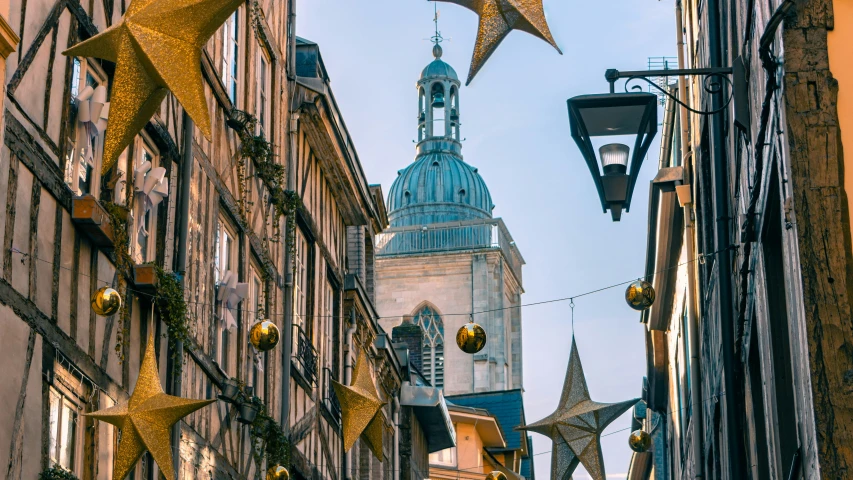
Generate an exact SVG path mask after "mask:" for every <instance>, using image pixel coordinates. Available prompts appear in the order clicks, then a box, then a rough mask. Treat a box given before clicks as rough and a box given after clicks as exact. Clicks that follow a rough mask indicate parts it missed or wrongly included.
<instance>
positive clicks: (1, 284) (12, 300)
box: [0, 279, 128, 401]
mask: <svg viewBox="0 0 853 480" xmlns="http://www.w3.org/2000/svg"><path fill="white" fill-rule="evenodd" d="M0 303H2V304H3V305H6V306H7V307H9V308H11V309H12V311H13V312H15V314H16V315H17V316H18V317H20V318H21V319H22V320H24V321H25V322H27V324H28V325H29V326H30V328H32V329H33V330H35V331H36V332H37V333H38V334H39V335H41V336H42V340H43V341H44V342H47V343H50V344H52V345H54V347H56V348H57V349H59V351H61V352H62V354H63V355H65V356H66V357H67V358H68V360H69V361H71V362H72V363H73V364H74V365H75V366H76V367H77V368H79V369H80V371H81V372H83V373H85V374H86V375H87V376H88V377H89V378H91V379H92V380H93V381H94V382H95V383H97V384H98V386H99V387H100V388H101V389H102V390H104V391H105V392H106V393H107V394H108V395H109V396H110V397H112V398H115V399H117V400H119V401H121V400H125V399H127V397H128V394H127V391H125V390H124V389H123V388H122V387H121V386H119V385H118V384H117V383H115V382H114V381H113V380H112V378H110V376H109V375H108V374H107V372H106V371H105V370H104V369H103V368H101V367H99V366H98V365H97V364H95V362H94V360H92V357H90V356H89V355H88V354H87V353H86V352H84V351H83V350H81V349H80V347H79V346H78V345H77V343H76V342H75V341H74V339H72V338H71V337H69V336H68V335H67V334H66V333H65V332H63V331H62V330H60V329H59V327H58V326H56V325H55V324H54V323H53V322H52V321H51V319H50V318H48V316H47V315H45V314H44V313H42V311H41V310H39V308H38V307H37V306H36V305H35V304H34V303H33V302H32V301H30V300H29V299H28V298H25V297H24V296H23V295H21V294H20V293H18V291H17V290H15V289H14V288H12V285H11V284H9V282H7V281H6V280H5V279H0Z"/></svg>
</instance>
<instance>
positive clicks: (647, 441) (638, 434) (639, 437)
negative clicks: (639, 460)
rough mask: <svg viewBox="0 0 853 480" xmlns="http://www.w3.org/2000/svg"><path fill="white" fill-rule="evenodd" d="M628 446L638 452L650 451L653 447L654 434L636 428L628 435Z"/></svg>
mask: <svg viewBox="0 0 853 480" xmlns="http://www.w3.org/2000/svg"><path fill="white" fill-rule="evenodd" d="M628 446H629V447H631V450H633V451H635V452H637V453H644V452H648V451H649V449H650V448H652V436H651V435H649V432H646V431H643V430H634V431H633V432H631V435H630V436H629V437H628Z"/></svg>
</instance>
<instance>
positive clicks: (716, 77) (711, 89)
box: [625, 73, 734, 115]
mask: <svg viewBox="0 0 853 480" xmlns="http://www.w3.org/2000/svg"><path fill="white" fill-rule="evenodd" d="M704 75H705V78H704V79H703V80H702V88H703V89H704V90H705V92H706V93H709V94H711V95H722V94H723V93H724V89H725V88H724V87H726V86H728V92H727V93H728V96H727V98H726V101H725V102H723V105H722V106H721V107H720V108H717V109H715V110H696V109H694V108H691V107H690V105H687V104H686V103H684V102H682V101H681V100H679V99H678V97H676V96H675V95H673V94H671V93H669V92H668V91H667V90H666V89H665V88H662V87H661V86H660V85H658V84H657V83H656V82H654V81H652V80H650V79H649V78H648V77H646V76H644V75H631V76H630V77H627V78H626V80H625V92H627V93H630V92H631V90H640V91H642V90H643V87H641V86H640V85H630V84H631V82H633V81H636V80H642V81H644V82H646V83H648V84H649V85H651V86H652V87H654V88H655V89H657V90H658V91H660V92H661V93H662V94H664V95H666V96H667V97H668V98H669V99H670V100H672V101H674V102H675V103H677V104H679V105H681V106H682V107H684V108H686V109H687V110H689V111H691V112H693V113H698V114H699V115H714V114H715V113H720V112H722V111H723V110H725V109H726V108H728V106H729V104H730V103H732V99H734V84H732V81H731V80H729V78H728V77H727V76H726V75H727V74H726V73H707V74H704ZM661 76H665V75H661Z"/></svg>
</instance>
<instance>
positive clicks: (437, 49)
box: [430, 4, 444, 58]
mask: <svg viewBox="0 0 853 480" xmlns="http://www.w3.org/2000/svg"><path fill="white" fill-rule="evenodd" d="M434 7H435V16H433V17H432V21H433V23H435V35H433V36H432V38H431V39H430V40H432V43H434V44H435V46H433V47H432V56H434V57H435V58H441V53H442V52H441V45H439V44H440V43H441V42H442V41H443V40H444V38H442V36H441V32H440V31H439V30H438V17H439V16H440V15H441V12H440V11H439V10H438V4H435V5H434Z"/></svg>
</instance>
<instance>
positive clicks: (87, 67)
mask: <svg viewBox="0 0 853 480" xmlns="http://www.w3.org/2000/svg"><path fill="white" fill-rule="evenodd" d="M70 61H71V67H70V68H71V69H72V74H71V85H69V87H70V88H69V91H68V95H69V99H68V103H69V104H71V103H74V102H77V103H76V104H77V109H76V110H73V111H74V116H73V117H71V115H69V118H67V119H66V121H67V125H66V129H67V133H66V138H65V140H66V142H67V143H66V147H65V152H64V154H63V157H62V158H63V159H62V162H64V165H63V180H64V183H65V185H66V186H68V188H70V189H71V191H72V192H73V193H74V195H77V196H83V195H92V196H94V197H95V198H100V193H101V189H100V184H101V165H102V164H103V147H104V133H99V134H98V135H97V136H95V137H92V162H93V163H91V164H88V167H90V168H91V171H90V172H89V176H88V184H89V185H88V190H87V191H84V190H81V189H80V184H79V181H80V169H79V167H80V166H81V165H82V163H83V160H85V156H86V155H85V152H84V151H83V150H82V149H83V148H84V147H83V145H84V144H85V143H86V140H87V138H86V134H87V133H88V129H85V128H80V126H81V125H80V122H79V120H78V116H79V100H78V99H77V97H78V96H79V94H80V92H81V91H82V90H83V89H85V88H86V86H88V85H89V83H88V79H89V78H92V79H93V83H92V85H91V86H92V87H93V88H97V87H99V86H102V85H103V86H104V87H106V88H107V102H109V95H110V78H109V76H107V74H106V73H105V72H104V70H103V69H102V68H101V66H100V65H99V64H98V63H97V62H94V61H92V60H91V59H89V58H87V57H72V58H71V59H70ZM75 71H77V73H76V74H75V73H74V72H75ZM75 78H76V85H74V83H75ZM69 113H70V112H69Z"/></svg>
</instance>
